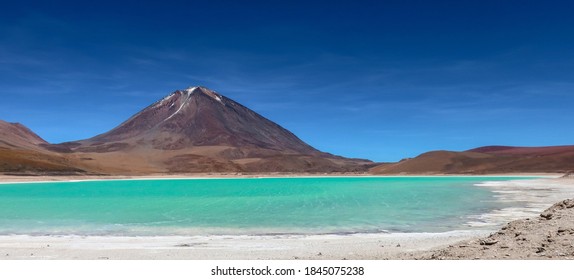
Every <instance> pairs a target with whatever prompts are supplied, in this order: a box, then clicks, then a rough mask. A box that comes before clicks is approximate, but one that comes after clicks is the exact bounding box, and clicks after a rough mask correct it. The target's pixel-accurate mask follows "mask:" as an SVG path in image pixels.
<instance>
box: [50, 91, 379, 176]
mask: <svg viewBox="0 0 574 280" xmlns="http://www.w3.org/2000/svg"><path fill="white" fill-rule="evenodd" d="M52 149H60V150H65V149H68V150H69V151H70V152H73V153H80V154H83V157H89V158H93V159H94V160H96V161H97V162H98V163H99V165H100V167H102V168H104V167H107V168H108V171H109V173H154V172H159V173H166V172H167V173H189V172H363V171H366V170H367V169H368V167H370V166H371V165H372V162H370V161H367V160H358V159H347V158H343V157H338V156H333V155H331V154H327V153H323V152H321V151H318V150H316V149H315V148H313V147H311V146H309V145H308V144H306V143H305V142H303V141H302V140H300V139H299V138H297V136H295V135H294V134H293V133H291V132H289V131H288V130H286V129H284V128H282V127H281V126H279V125H278V124H276V123H274V122H272V121H270V120H268V119H266V118H264V117H263V116H261V115H259V114H257V113H255V112H254V111H252V110H250V109H248V108H246V107H245V106H243V105H241V104H239V103H237V102H235V101H233V100H231V99H229V98H227V97H225V96H223V95H220V94H218V93H217V92H214V91H212V90H209V89H207V88H205V87H190V88H188V89H185V90H177V91H175V92H173V93H171V94H170V95H168V96H166V97H164V98H163V99H161V100H159V101H157V102H155V103H154V104H152V105H150V106H148V107H147V108H145V109H143V110H142V111H140V112H139V113H137V114H135V115H134V116H132V117H131V118H129V119H128V120H127V121H125V122H124V123H122V124H120V125H119V126H118V127H116V128H114V129H112V130H111V131H109V132H106V133H104V134H100V135H97V136H95V137H93V138H90V139H86V140H81V141H75V142H68V143H63V144H59V145H54V146H52Z"/></svg>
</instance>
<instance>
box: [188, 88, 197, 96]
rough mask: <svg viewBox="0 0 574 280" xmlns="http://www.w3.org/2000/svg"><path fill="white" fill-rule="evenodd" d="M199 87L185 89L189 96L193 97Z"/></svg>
mask: <svg viewBox="0 0 574 280" xmlns="http://www.w3.org/2000/svg"><path fill="white" fill-rule="evenodd" d="M197 88H198V87H188V88H187V89H185V92H186V93H187V95H191V93H192V92H193V91H194V90H196V89H197Z"/></svg>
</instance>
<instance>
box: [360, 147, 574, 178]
mask: <svg viewBox="0 0 574 280" xmlns="http://www.w3.org/2000/svg"><path fill="white" fill-rule="evenodd" d="M571 170H574V146H551V147H509V146H487V147H480V148H476V149H471V150H468V151H464V152H450V151H433V152H428V153H424V154H421V155H419V156H417V157H415V158H412V159H407V160H404V161H401V162H398V163H395V164H387V165H380V166H377V167H374V168H372V169H371V173H373V174H486V173H528V172H530V173H536V172H542V173H544V172H548V173H557V172H568V171H571Z"/></svg>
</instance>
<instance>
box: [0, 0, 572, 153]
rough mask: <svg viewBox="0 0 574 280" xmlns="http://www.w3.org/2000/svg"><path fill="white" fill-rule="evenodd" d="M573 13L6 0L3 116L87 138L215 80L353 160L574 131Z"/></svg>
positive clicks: (437, 4) (549, 140)
mask: <svg viewBox="0 0 574 280" xmlns="http://www.w3.org/2000/svg"><path fill="white" fill-rule="evenodd" d="M240 2H241V3H240ZM572 11H574V2H572V1H408V0H406V1H155V3H154V2H146V1H37V2H33V1H17V3H16V1H14V3H3V5H2V10H1V11H0V85H1V86H0V119H2V120H6V121H11V122H21V123H23V124H25V125H27V126H28V127H30V128H31V129H32V130H34V131H35V132H37V133H38V134H39V135H40V136H42V137H43V138H45V139H46V140H48V141H50V142H53V143H59V142H64V141H70V140H78V139H84V138H88V137H92V136H94V135H96V134H99V133H103V132H105V131H107V130H109V129H111V128H113V127H115V126H116V125H118V124H119V123H121V122H122V121H124V120H125V119H127V118H128V117H130V116H131V115H133V114H135V113H136V112H138V111H139V110H141V109H142V108H144V107H146V106H147V105H149V104H151V103H152V102H154V101H156V100H158V99H160V98H162V97H163V96H165V95H167V94H169V93H170V92H172V91H174V90H176V89H183V88H186V87H188V86H192V85H204V86H207V87H209V88H211V89H213V90H215V91H218V92H219V93H221V94H223V95H225V96H228V97H230V98H232V99H234V100H236V101H238V102H240V103H242V104H244V105H245V106H247V107H249V108H251V109H253V110H255V111H257V112H258V113H260V114H262V115H263V116H265V117H267V118H269V119H271V120H273V121H275V122H277V123H279V124H280V125H282V126H283V127H285V128H287V129H289V130H291V131H292V132H294V133H295V134H296V135H298V136H299V137H300V138H301V139H303V140H304V141H306V142H307V143H309V144H311V145H313V146H315V147H316V148H319V149H321V150H323V151H327V152H331V153H334V154H339V155H343V156H347V157H360V158H368V159H372V160H375V161H396V160H400V159H401V158H405V157H412V156H416V155H418V154H419V153H422V152H425V151H429V150H437V149H446V150H465V149H470V148H474V147H478V146H483V145H494V144H497V145H518V146H538V145H564V144H574V141H573V140H572V139H574V129H572V124H573V123H574V113H572V112H573V111H574V110H573V108H574V17H572V15H571V12H572Z"/></svg>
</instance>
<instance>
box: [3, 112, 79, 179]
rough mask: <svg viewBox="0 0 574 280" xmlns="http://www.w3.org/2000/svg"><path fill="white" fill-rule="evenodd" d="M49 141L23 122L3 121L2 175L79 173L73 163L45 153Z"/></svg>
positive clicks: (62, 157) (60, 156)
mask: <svg viewBox="0 0 574 280" xmlns="http://www.w3.org/2000/svg"><path fill="white" fill-rule="evenodd" d="M46 144H47V142H46V141H44V140H43V139H42V138H40V137H39V136H38V135H36V134H35V133H34V132H32V131H31V130H30V129H28V128H27V127H25V126H24V125H22V124H19V123H8V122H5V121H1V120H0V172H2V173H15V174H72V173H73V174H76V173H82V172H84V171H83V170H82V169H80V168H78V167H75V166H77V165H76V164H75V163H74V161H73V160H71V159H68V158H66V157H64V156H62V155H59V154H56V153H52V152H50V151H47V150H45V149H44V148H43V147H42V145H46Z"/></svg>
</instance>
